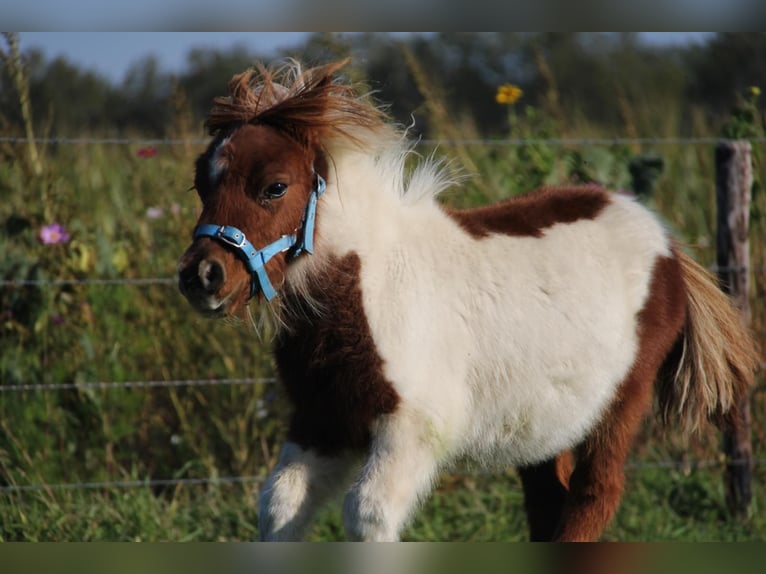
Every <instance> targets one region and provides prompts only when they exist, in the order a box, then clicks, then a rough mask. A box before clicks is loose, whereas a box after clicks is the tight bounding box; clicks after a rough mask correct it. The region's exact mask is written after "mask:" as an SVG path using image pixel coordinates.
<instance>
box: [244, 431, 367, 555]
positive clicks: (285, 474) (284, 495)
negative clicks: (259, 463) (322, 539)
mask: <svg viewBox="0 0 766 574" xmlns="http://www.w3.org/2000/svg"><path fill="white" fill-rule="evenodd" d="M354 460H355V457H352V456H350V455H338V456H336V457H327V456H321V455H318V454H317V453H316V452H313V451H310V450H309V451H306V450H303V449H302V448H301V447H300V446H298V445H297V444H295V443H290V442H288V443H285V444H284V446H283V447H282V451H281V453H280V455H279V462H277V466H276V467H275V468H274V470H273V471H272V473H271V475H270V476H269V478H268V479H267V480H266V483H265V484H264V485H263V488H262V489H261V493H260V497H259V507H260V510H259V516H258V529H259V533H260V538H261V540H264V541H278V540H301V539H302V538H303V537H304V536H305V534H306V531H307V530H308V527H309V525H310V522H311V519H312V518H313V516H314V513H315V512H316V510H317V509H318V508H319V507H320V506H321V505H322V504H323V503H324V502H326V501H327V499H328V498H330V497H331V496H332V495H333V494H335V493H337V492H340V491H341V490H342V489H343V487H345V486H346V484H347V479H348V476H349V474H350V470H351V468H352V467H353V463H354Z"/></svg>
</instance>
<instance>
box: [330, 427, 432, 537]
mask: <svg viewBox="0 0 766 574" xmlns="http://www.w3.org/2000/svg"><path fill="white" fill-rule="evenodd" d="M386 419H387V420H386V421H385V422H383V421H381V422H380V423H379V424H378V429H377V432H375V433H374V436H373V442H372V448H371V449H370V455H369V458H368V459H367V461H366V463H365V464H364V466H363V468H362V472H361V474H360V476H359V478H358V479H357V480H356V482H355V483H354V484H353V486H352V487H351V490H350V491H349V492H348V494H347V495H346V499H345V501H344V503H343V526H344V528H345V530H346V536H347V538H348V539H349V540H364V541H378V542H384V541H396V540H398V539H399V533H400V531H401V529H402V528H403V527H404V526H405V524H406V522H407V519H408V518H409V517H410V515H411V513H412V511H413V510H414V508H415V506H416V504H417V502H418V499H419V498H420V497H421V496H423V495H424V494H426V493H427V492H428V491H429V490H430V488H431V485H432V484H433V479H434V476H435V475H436V472H437V468H438V461H437V460H436V457H435V455H434V444H433V432H431V434H430V435H429V433H428V429H427V428H424V427H423V425H422V424H419V423H418V422H416V421H414V420H413V419H409V420H408V418H407V417H404V416H401V415H393V416H391V417H386Z"/></svg>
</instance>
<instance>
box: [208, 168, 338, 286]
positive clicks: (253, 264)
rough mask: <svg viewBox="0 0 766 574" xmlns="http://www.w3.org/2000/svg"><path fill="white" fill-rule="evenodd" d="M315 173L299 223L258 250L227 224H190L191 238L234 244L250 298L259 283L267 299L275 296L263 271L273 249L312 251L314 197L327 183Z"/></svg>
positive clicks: (273, 252)
mask: <svg viewBox="0 0 766 574" xmlns="http://www.w3.org/2000/svg"><path fill="white" fill-rule="evenodd" d="M316 176H317V182H316V186H315V187H314V189H312V190H311V193H310V194H309V200H308V203H307V204H306V211H305V213H304V215H303V222H302V224H301V227H300V228H299V229H298V230H296V232H295V233H294V234H293V235H283V236H282V237H280V238H279V239H277V240H276V241H272V242H271V243H269V244H268V245H267V246H266V247H264V248H263V249H260V250H259V249H256V248H255V247H253V244H252V243H250V242H249V241H248V240H247V237H246V236H245V233H244V232H243V231H240V230H239V229H237V228H236V227H233V226H231V225H215V224H204V225H198V226H197V227H195V228H194V239H198V238H200V237H212V238H213V239H217V240H219V241H221V242H222V243H225V244H226V245H228V246H229V247H233V248H234V250H235V252H236V253H237V255H239V257H240V258H241V259H242V260H243V261H244V263H245V267H246V268H247V270H248V271H249V272H250V297H251V298H252V297H254V296H255V294H256V293H258V288H259V287H260V290H261V292H262V293H263V296H264V297H266V300H267V301H271V300H272V299H273V298H274V297H276V296H277V292H276V290H275V289H274V287H273V286H272V284H271V281H270V280H269V274H268V273H267V272H266V263H267V262H268V261H269V259H271V258H272V257H274V256H275V255H276V254H277V253H282V252H283V251H288V250H290V249H292V250H293V252H292V253H291V256H292V257H297V256H298V255H300V254H301V253H303V252H304V251H305V252H306V253H314V222H315V220H316V212H317V200H318V199H319V197H320V196H321V195H322V194H323V193H324V190H325V188H326V187H327V183H326V182H325V180H324V178H323V177H322V176H321V175H319V174H316Z"/></svg>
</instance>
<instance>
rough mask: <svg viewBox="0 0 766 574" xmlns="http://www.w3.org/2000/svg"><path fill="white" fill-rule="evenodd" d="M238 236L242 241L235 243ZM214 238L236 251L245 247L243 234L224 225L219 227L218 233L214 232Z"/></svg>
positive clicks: (245, 239) (245, 240) (245, 238)
mask: <svg viewBox="0 0 766 574" xmlns="http://www.w3.org/2000/svg"><path fill="white" fill-rule="evenodd" d="M240 235H241V236H242V240H241V241H239V242H237V237H239V236H240ZM215 236H216V237H218V238H219V239H221V240H222V241H223V242H225V243H228V244H229V245H231V246H232V247H236V248H237V249H242V248H243V247H244V246H245V243H247V237H245V234H244V233H243V232H242V231H240V230H239V229H237V228H236V227H235V228H233V229H230V228H228V226H226V225H221V227H219V228H218V231H216V232H215Z"/></svg>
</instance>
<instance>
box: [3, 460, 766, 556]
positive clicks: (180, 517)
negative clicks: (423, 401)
mask: <svg viewBox="0 0 766 574" xmlns="http://www.w3.org/2000/svg"><path fill="white" fill-rule="evenodd" d="M764 478H766V477H765V476H764V472H763V469H758V471H757V473H756V476H755V483H756V484H759V483H761V482H762V480H763V479H764ZM763 504H764V499H763V492H762V491H761V490H760V489H756V497H755V500H754V504H753V512H752V515H751V517H750V518H748V519H732V518H730V517H729V516H728V514H727V512H726V509H725V505H724V502H723V494H722V487H721V472H720V470H719V469H704V470H697V471H693V472H690V473H684V472H680V471H678V470H668V469H656V468H644V469H636V470H633V471H631V472H629V474H628V487H627V490H626V494H625V497H624V500H623V503H622V505H621V507H620V509H619V511H618V513H617V516H616V517H615V519H614V521H613V523H612V525H611V526H610V527H609V528H608V530H607V531H606V533H605V534H604V537H603V539H604V540H608V541H636V542H637V541H653V542H657V541H666V542H667V541H687V542H691V541H694V542H704V541H720V542H743V541H763V540H764V539H766V516H764V514H763V513H762V512H759V509H760V508H762V506H763ZM522 505H523V496H522V492H521V489H520V483H519V481H518V478H517V477H516V475H515V473H514V472H512V471H509V472H508V473H503V474H500V475H496V476H483V475H482V476H464V475H447V476H445V477H443V478H442V480H441V483H440V485H439V487H438V488H437V490H436V492H435V493H434V495H433V496H432V497H430V498H429V499H428V500H427V501H426V502H425V503H424V505H423V506H422V508H421V509H420V510H419V512H418V513H417V514H416V516H415V517H414V520H413V521H412V523H411V525H410V526H409V527H408V528H407V529H406V530H405V531H404V533H403V537H402V538H403V540H405V541H413V542H425V541H466V542H487V541H504V542H520V541H524V540H526V537H527V533H526V523H525V517H524V513H523V506H522ZM255 508H256V502H255V493H254V490H253V488H251V487H250V486H243V485H221V486H213V487H202V486H191V487H188V486H179V487H177V488H175V489H173V490H169V491H166V492H162V493H157V492H152V491H151V490H150V489H147V488H132V489H124V490H117V489H115V490H65V491H55V492H25V493H16V494H7V493H6V494H1V495H0V526H1V528H0V533H1V535H0V540H3V541H12V540H17V541H19V540H24V541H73V540H78V541H143V542H160V541H178V542H181V541H247V540H254V539H257V536H258V521H257V516H256V510H255ZM309 540H311V541H338V540H343V529H342V522H341V518H340V512H339V510H338V508H337V505H334V506H330V507H328V508H327V509H325V510H323V511H321V512H320V514H319V516H318V518H317V522H316V524H315V526H314V528H313V530H312V531H311V534H310V536H309Z"/></svg>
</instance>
